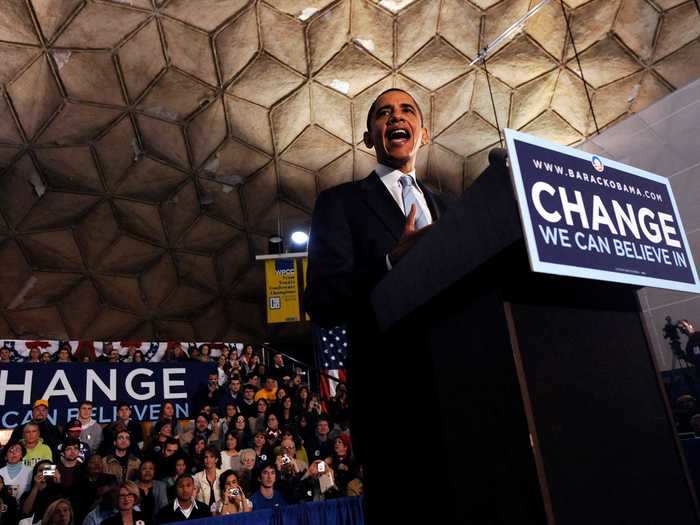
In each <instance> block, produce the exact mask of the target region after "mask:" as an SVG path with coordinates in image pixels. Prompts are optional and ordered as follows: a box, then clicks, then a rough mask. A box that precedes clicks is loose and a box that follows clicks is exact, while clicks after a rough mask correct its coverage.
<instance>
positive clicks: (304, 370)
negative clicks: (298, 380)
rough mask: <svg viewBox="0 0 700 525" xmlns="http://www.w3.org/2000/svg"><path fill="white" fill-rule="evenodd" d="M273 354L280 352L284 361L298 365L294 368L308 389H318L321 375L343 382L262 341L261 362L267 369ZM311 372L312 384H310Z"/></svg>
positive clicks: (339, 382)
mask: <svg viewBox="0 0 700 525" xmlns="http://www.w3.org/2000/svg"><path fill="white" fill-rule="evenodd" d="M274 354H282V357H284V359H285V360H286V361H291V362H292V363H294V364H295V365H298V366H297V367H295V368H299V369H301V375H302V377H305V379H306V381H305V382H306V386H308V387H309V390H313V391H318V387H319V384H320V378H321V377H325V378H326V379H328V380H330V381H334V382H336V383H338V384H345V382H344V381H341V380H340V379H338V378H337V377H334V376H332V375H329V374H326V373H325V372H323V371H321V369H320V368H318V367H316V366H312V365H310V364H308V363H304V362H303V361H300V360H299V359H296V358H294V357H292V356H291V355H289V354H286V353H285V352H282V351H280V350H277V349H276V348H274V347H273V346H272V345H270V344H269V343H263V345H262V358H261V362H262V363H263V364H264V365H265V368H266V369H268V368H269V367H270V366H271V365H272V356H273V355H274ZM312 374H313V384H312Z"/></svg>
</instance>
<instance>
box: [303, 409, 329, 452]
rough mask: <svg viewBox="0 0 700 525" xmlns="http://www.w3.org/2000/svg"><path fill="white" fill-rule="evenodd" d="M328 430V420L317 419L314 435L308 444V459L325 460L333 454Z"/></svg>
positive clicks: (323, 418)
mask: <svg viewBox="0 0 700 525" xmlns="http://www.w3.org/2000/svg"><path fill="white" fill-rule="evenodd" d="M330 430H331V429H330V425H329V424H328V419H326V418H325V417H321V418H319V419H318V421H317V422H316V435H315V436H314V438H313V439H312V440H311V442H310V443H309V448H308V449H307V450H308V451H309V453H310V454H311V456H310V458H309V459H312V460H317V459H326V458H327V457H330V455H331V454H332V453H333V445H334V443H333V441H331V439H330V438H329V437H328V434H329V432H330Z"/></svg>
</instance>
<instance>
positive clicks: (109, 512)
mask: <svg viewBox="0 0 700 525" xmlns="http://www.w3.org/2000/svg"><path fill="white" fill-rule="evenodd" d="M94 457H98V456H93V458H94ZM94 486H95V496H96V498H95V501H96V503H95V504H94V505H93V507H92V509H90V512H88V514H87V516H85V519H84V520H83V525H100V524H101V523H102V522H103V521H104V520H106V519H107V518H109V517H111V516H114V515H115V514H116V513H117V498H118V492H117V491H118V488H119V482H118V481H117V478H115V477H114V476H112V475H111V474H100V475H98V476H97V478H96V480H95V484H94Z"/></svg>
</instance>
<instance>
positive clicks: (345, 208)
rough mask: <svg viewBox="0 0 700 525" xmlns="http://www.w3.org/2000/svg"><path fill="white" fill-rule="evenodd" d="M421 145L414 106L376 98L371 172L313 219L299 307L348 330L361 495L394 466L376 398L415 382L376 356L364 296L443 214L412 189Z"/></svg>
mask: <svg viewBox="0 0 700 525" xmlns="http://www.w3.org/2000/svg"><path fill="white" fill-rule="evenodd" d="M428 141H429V136H428V130H427V129H426V128H425V126H424V123H423V114H422V111H421V109H420V107H419V105H418V103H417V102H416V101H415V99H414V98H413V97H412V96H411V95H410V94H409V93H407V92H405V91H403V90H399V89H391V90H387V91H385V92H383V93H381V94H380V95H379V97H377V99H376V100H375V101H374V103H373V104H372V106H371V107H370V109H369V112H368V115H367V131H366V132H365V134H364V142H365V145H366V146H367V147H369V148H374V150H375V152H376V157H377V163H378V164H377V167H376V168H375V169H374V171H373V172H372V173H371V174H370V175H369V176H368V177H366V178H364V179H362V180H360V181H355V182H350V183H346V184H342V185H339V186H336V187H334V188H330V189H328V190H325V191H323V192H321V194H320V195H319V196H318V199H317V200H316V205H315V207H314V212H313V217H312V225H311V235H310V240H309V266H308V274H307V283H308V284H307V289H306V292H305V295H304V307H305V309H306V311H307V312H309V314H310V315H311V317H312V320H313V321H314V323H317V324H320V325H322V326H333V325H337V324H340V323H347V325H348V326H349V330H350V339H351V351H350V363H349V366H348V372H349V383H350V398H351V403H352V414H353V422H352V432H353V441H354V442H355V443H356V445H357V446H356V447H355V452H356V455H357V456H358V459H359V460H360V462H362V463H363V464H364V465H365V474H366V478H367V490H368V495H371V493H372V484H374V486H375V487H377V488H380V487H386V483H385V481H387V480H386V479H382V478H384V473H385V472H390V471H391V470H393V469H392V467H391V462H392V461H395V458H386V457H384V456H382V454H381V453H380V451H378V450H377V447H374V448H371V444H372V441H373V440H374V438H376V434H374V432H373V431H375V430H376V429H377V428H380V427H383V426H384V424H385V422H386V420H385V419H384V422H382V418H386V412H385V409H386V408H389V409H390V410H393V409H394V407H384V406H382V407H379V406H377V401H378V400H377V398H376V396H377V391H378V390H380V391H381V390H382V386H383V385H385V384H386V383H387V382H388V380H389V379H390V377H389V375H391V376H394V375H396V376H400V379H405V377H406V374H411V375H413V374H415V368H413V369H411V367H410V366H409V365H411V364H412V363H413V361H409V360H397V359H396V357H397V356H388V355H382V354H381V350H382V349H381V344H380V343H379V341H380V335H379V332H378V330H377V329H376V324H375V320H374V316H373V314H372V312H371V308H370V304H369V296H370V293H371V291H372V289H373V288H374V287H375V286H376V284H377V283H378V282H379V281H380V280H381V279H382V277H383V276H384V275H386V274H387V272H390V271H391V269H392V267H394V266H395V265H397V264H400V261H401V258H402V257H403V256H404V255H405V254H406V253H407V252H408V251H409V250H410V249H411V248H412V247H413V246H414V245H415V244H416V242H418V241H419V240H420V238H421V237H422V236H423V235H424V234H425V233H426V232H428V231H429V229H430V225H431V224H433V223H434V222H435V221H437V220H438V219H439V218H440V215H441V214H442V213H443V212H444V210H445V209H446V202H445V199H444V197H443V196H442V195H439V194H436V193H433V192H431V191H430V190H429V189H428V188H426V187H425V186H424V185H422V184H421V183H419V182H418V181H417V180H416V176H415V163H416V158H417V156H418V150H419V148H420V147H421V146H422V145H423V144H427V143H428ZM407 350H408V349H407ZM407 353H408V352H407ZM402 358H403V356H402ZM383 365H385V366H383ZM389 365H391V366H389ZM390 370H391V371H390ZM409 377H410V376H409ZM428 402H429V401H428ZM417 413H420V411H418V412H417ZM382 448H383V447H382ZM384 451H385V449H384ZM387 459H389V461H388V462H387ZM368 501H369V498H368ZM375 501H378V500H375Z"/></svg>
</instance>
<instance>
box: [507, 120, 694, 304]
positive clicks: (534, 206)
mask: <svg viewBox="0 0 700 525" xmlns="http://www.w3.org/2000/svg"><path fill="white" fill-rule="evenodd" d="M505 134H506V142H507V144H508V156H509V159H510V166H511V174H512V177H513V183H514V185H515V190H516V197H517V200H518V206H519V209H520V217H521V220H522V223H523V232H524V234H525V237H526V240H527V250H528V255H529V258H530V265H531V267H532V269H533V270H534V271H536V272H542V273H552V274H556V275H568V276H572V277H582V278H588V279H598V280H603V281H613V282H619V283H627V284H635V285H639V286H654V287H657V288H668V289H671V290H680V291H684V292H696V293H697V292H700V284H699V281H698V274H697V270H696V267H695V263H694V262H693V257H692V254H691V253H690V248H689V246H688V240H687V238H686V236H685V231H684V229H683V224H682V223H681V218H680V214H679V213H678V208H677V206H676V202H675V199H674V198H673V193H672V191H671V185H670V184H669V181H668V180H667V179H665V178H663V177H660V176H658V175H654V174H653V173H649V172H646V171H643V170H640V169H637V168H633V167H631V166H626V165H624V164H620V163H619V162H615V161H612V160H608V159H605V158H603V157H599V156H597V155H593V154H591V153H587V152H585V151H580V150H576V149H573V148H568V147H565V146H559V145H556V144H551V143H549V142H546V141H543V140H541V139H538V138H536V137H533V136H531V135H526V134H524V133H519V132H517V131H513V130H510V129H506V130H505Z"/></svg>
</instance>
